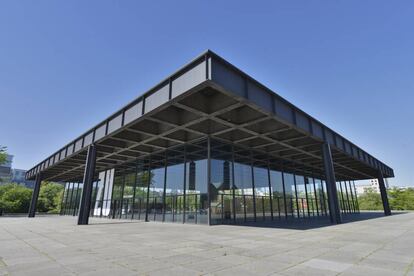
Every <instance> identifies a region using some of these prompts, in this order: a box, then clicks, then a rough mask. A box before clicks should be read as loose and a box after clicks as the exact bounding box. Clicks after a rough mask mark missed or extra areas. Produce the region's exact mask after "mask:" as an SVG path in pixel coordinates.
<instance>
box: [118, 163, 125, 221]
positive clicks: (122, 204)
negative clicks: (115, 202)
mask: <svg viewBox="0 0 414 276" xmlns="http://www.w3.org/2000/svg"><path fill="white" fill-rule="evenodd" d="M122 173H123V175H122V187H121V201H120V203H121V210H120V214H119V218H120V219H121V218H122V208H123V207H124V191H125V171H123V172H122Z"/></svg>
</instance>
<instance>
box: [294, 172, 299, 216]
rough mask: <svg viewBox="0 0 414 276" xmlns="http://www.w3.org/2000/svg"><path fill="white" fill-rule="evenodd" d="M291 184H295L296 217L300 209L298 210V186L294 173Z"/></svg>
mask: <svg viewBox="0 0 414 276" xmlns="http://www.w3.org/2000/svg"><path fill="white" fill-rule="evenodd" d="M293 184H294V185H295V198H296V214H297V215H298V218H300V211H299V198H298V186H297V184H296V174H295V173H294V174H293Z"/></svg>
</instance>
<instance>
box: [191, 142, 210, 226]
mask: <svg viewBox="0 0 414 276" xmlns="http://www.w3.org/2000/svg"><path fill="white" fill-rule="evenodd" d="M206 158H207V143H206V141H204V142H200V143H196V144H190V145H187V148H186V161H187V162H186V166H187V168H186V174H187V176H186V177H187V179H186V206H185V210H186V218H185V222H186V223H197V224H207V223H208V196H207V159H206Z"/></svg>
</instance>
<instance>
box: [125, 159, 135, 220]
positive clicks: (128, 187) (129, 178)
mask: <svg viewBox="0 0 414 276" xmlns="http://www.w3.org/2000/svg"><path fill="white" fill-rule="evenodd" d="M125 173H126V174H125V180H124V182H125V184H124V192H123V200H122V210H123V214H124V218H132V211H133V200H134V188H135V180H136V165H135V164H133V165H131V167H130V168H128V170H126V171H125Z"/></svg>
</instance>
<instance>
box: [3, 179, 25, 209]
mask: <svg viewBox="0 0 414 276" xmlns="http://www.w3.org/2000/svg"><path fill="white" fill-rule="evenodd" d="M31 197H32V190H31V189H29V188H26V187H24V186H21V185H18V184H15V183H9V184H5V185H1V186H0V209H2V210H3V211H4V212H6V213H26V212H27V211H28V210H29V204H30V199H31Z"/></svg>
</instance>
